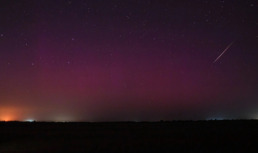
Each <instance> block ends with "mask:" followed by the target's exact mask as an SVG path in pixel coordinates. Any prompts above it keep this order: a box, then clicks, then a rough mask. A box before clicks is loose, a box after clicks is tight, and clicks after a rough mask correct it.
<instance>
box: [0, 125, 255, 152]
mask: <svg viewBox="0 0 258 153" xmlns="http://www.w3.org/2000/svg"><path fill="white" fill-rule="evenodd" d="M257 148H258V121H175V122H154V123H151V122H144V123H134V122H121V123H40V122H33V123H22V122H6V123H5V122H0V153H16V152H17V153H20V152H22V153H52V152H60V153H61V152H73V153H78V152H89V153H94V152H96V153H99V152H105V153H107V152H119V153H123V152H160V153H163V152H178V153H180V152H199V153H201V152H203V153H208V152H218V153H220V152H227V153H228V152H251V151H252V152H256V151H257Z"/></svg>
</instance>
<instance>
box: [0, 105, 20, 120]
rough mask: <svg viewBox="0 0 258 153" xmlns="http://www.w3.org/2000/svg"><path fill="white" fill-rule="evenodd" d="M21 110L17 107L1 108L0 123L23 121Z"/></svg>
mask: <svg viewBox="0 0 258 153" xmlns="http://www.w3.org/2000/svg"><path fill="white" fill-rule="evenodd" d="M22 110H23V109H21V108H19V107H18V108H16V107H1V108H0V121H6V122H8V121H18V120H21V115H22V114H23V113H22V112H23V111H22Z"/></svg>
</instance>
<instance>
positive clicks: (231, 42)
mask: <svg viewBox="0 0 258 153" xmlns="http://www.w3.org/2000/svg"><path fill="white" fill-rule="evenodd" d="M233 43H234V41H232V42H231V43H230V44H229V45H228V46H227V47H226V48H225V49H224V50H223V52H222V53H221V54H220V55H219V56H218V57H217V58H216V59H215V60H214V61H213V63H216V62H217V61H218V60H219V59H220V57H221V56H222V55H223V54H224V53H225V52H226V51H227V50H228V49H229V48H230V47H231V46H232V45H233Z"/></svg>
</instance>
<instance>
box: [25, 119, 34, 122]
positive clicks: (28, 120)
mask: <svg viewBox="0 0 258 153" xmlns="http://www.w3.org/2000/svg"><path fill="white" fill-rule="evenodd" d="M34 121H35V120H33V119H27V120H25V122H34Z"/></svg>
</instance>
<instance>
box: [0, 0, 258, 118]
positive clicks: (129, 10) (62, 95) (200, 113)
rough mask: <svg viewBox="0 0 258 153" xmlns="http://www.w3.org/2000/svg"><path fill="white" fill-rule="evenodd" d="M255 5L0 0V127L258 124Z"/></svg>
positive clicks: (242, 0) (240, 1)
mask: <svg viewBox="0 0 258 153" xmlns="http://www.w3.org/2000/svg"><path fill="white" fill-rule="evenodd" d="M257 78H258V1H257V0H212V1H211V0H187V1H186V0H155V1H154V0H153V1H152V0H105V1H104V0H102V1H101V0H74V1H73V0H1V1H0V120H6V121H10V120H21V121H23V120H37V121H159V120H181V119H183V120H190V119H193V120H199V119H226V118H227V119H235V118H258V79H257Z"/></svg>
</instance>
